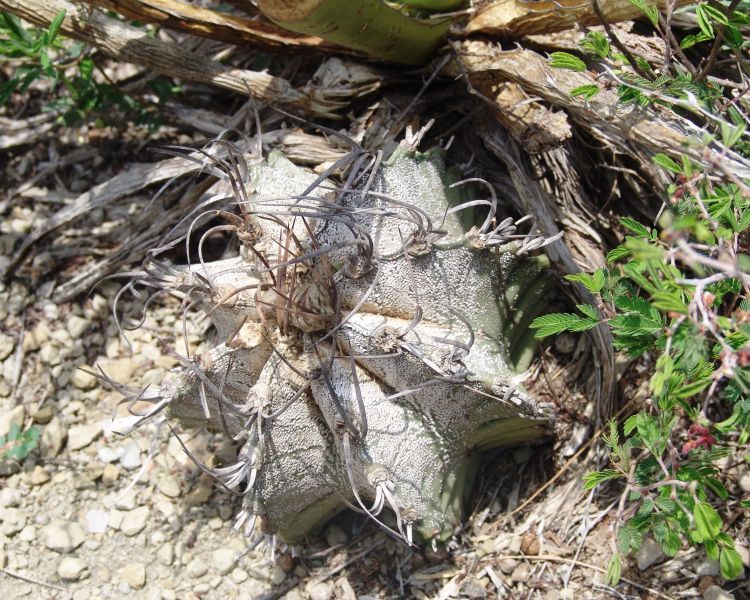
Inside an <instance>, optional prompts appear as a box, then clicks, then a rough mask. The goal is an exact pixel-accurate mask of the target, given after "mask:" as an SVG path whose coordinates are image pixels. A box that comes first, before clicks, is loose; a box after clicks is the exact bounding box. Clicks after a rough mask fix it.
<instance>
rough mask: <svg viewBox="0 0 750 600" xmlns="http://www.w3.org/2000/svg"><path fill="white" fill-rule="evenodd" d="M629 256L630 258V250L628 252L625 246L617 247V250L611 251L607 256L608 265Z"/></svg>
mask: <svg viewBox="0 0 750 600" xmlns="http://www.w3.org/2000/svg"><path fill="white" fill-rule="evenodd" d="M627 256H630V250H628V249H627V248H626V247H625V246H623V245H620V246H617V247H616V248H613V249H612V250H610V252H609V253H608V254H607V264H612V263H613V262H617V261H618V260H620V259H621V258H625V257H627Z"/></svg>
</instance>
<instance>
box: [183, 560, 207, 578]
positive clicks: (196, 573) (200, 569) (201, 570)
mask: <svg viewBox="0 0 750 600" xmlns="http://www.w3.org/2000/svg"><path fill="white" fill-rule="evenodd" d="M186 569H187V574H188V575H190V577H192V578H193V579H198V578H199V577H203V576H204V575H205V574H206V573H207V572H208V565H207V564H206V563H205V562H203V561H202V560H201V559H200V558H194V559H193V560H191V561H190V562H189V563H188V565H187V567H186Z"/></svg>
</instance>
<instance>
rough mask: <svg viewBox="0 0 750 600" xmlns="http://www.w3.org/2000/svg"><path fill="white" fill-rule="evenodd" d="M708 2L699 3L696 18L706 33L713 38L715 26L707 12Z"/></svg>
mask: <svg viewBox="0 0 750 600" xmlns="http://www.w3.org/2000/svg"><path fill="white" fill-rule="evenodd" d="M706 6H707V5H706V4H699V5H698V7H697V8H696V9H695V19H696V20H697V21H698V27H700V30H701V31H702V32H703V34H704V35H706V36H708V37H709V38H711V39H713V37H714V26H713V25H712V24H711V19H710V17H709V14H708V13H707V12H706Z"/></svg>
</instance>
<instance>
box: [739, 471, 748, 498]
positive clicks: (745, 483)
mask: <svg viewBox="0 0 750 600" xmlns="http://www.w3.org/2000/svg"><path fill="white" fill-rule="evenodd" d="M739 484H740V488H742V491H743V492H747V493H750V469H745V470H744V472H743V473H742V474H741V475H740V479H739Z"/></svg>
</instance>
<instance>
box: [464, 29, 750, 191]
mask: <svg viewBox="0 0 750 600" xmlns="http://www.w3.org/2000/svg"><path fill="white" fill-rule="evenodd" d="M454 49H455V51H456V55H457V61H456V64H454V65H453V66H452V69H451V72H452V73H454V74H455V75H459V74H463V75H465V76H466V77H467V78H468V80H469V82H470V83H471V84H472V86H474V87H476V88H477V89H479V90H482V91H483V92H485V90H489V89H492V86H494V85H497V84H498V83H499V82H501V81H512V82H515V83H518V84H519V85H520V86H521V87H522V88H523V89H524V91H525V92H526V93H527V94H531V95H534V96H538V97H539V98H541V99H543V100H545V101H546V102H549V103H551V104H553V105H555V106H558V107H561V108H564V109H565V110H566V111H567V113H568V115H569V117H570V118H571V119H572V120H573V121H575V122H577V123H578V124H579V125H580V126H581V127H583V128H584V129H586V130H589V131H591V132H592V135H594V136H595V137H596V138H601V137H602V136H603V137H604V138H605V139H606V140H607V141H608V142H609V143H610V144H612V145H614V146H617V147H619V148H623V149H627V150H628V152H630V153H634V154H636V155H643V154H644V153H645V154H646V157H645V158H646V159H648V158H649V157H648V155H649V154H651V155H652V154H656V153H657V152H663V153H665V154H669V155H672V156H676V157H679V155H680V154H682V153H684V154H687V155H688V156H690V158H692V159H693V160H694V161H696V162H697V163H699V164H704V163H706V162H707V161H708V160H711V157H712V156H713V155H716V156H715V158H717V159H718V157H719V155H718V152H711V151H710V150H708V149H707V148H706V147H705V145H704V144H703V143H701V142H700V138H701V137H702V134H703V130H702V129H701V128H700V127H698V126H696V125H695V124H694V123H692V122H690V121H689V120H687V119H683V118H679V117H677V116H675V113H674V112H672V111H667V110H664V109H661V108H660V107H658V106H650V107H646V108H643V107H639V106H636V105H632V104H627V105H623V104H622V103H620V101H619V97H618V95H617V92H616V90H610V89H606V88H605V87H604V86H601V87H602V88H604V89H601V90H600V92H599V93H598V94H597V95H596V96H595V97H594V98H592V99H591V100H584V99H582V98H580V97H575V98H574V97H571V96H570V91H571V90H573V89H574V88H577V87H580V86H583V85H588V84H596V83H598V82H597V80H596V79H595V78H594V75H592V74H590V73H587V72H585V73H579V72H574V71H568V70H564V69H553V68H551V67H550V66H549V64H548V61H547V60H546V59H545V58H544V57H543V56H541V55H540V54H538V53H536V52H534V51H532V50H526V49H522V48H519V49H517V50H511V51H506V52H503V51H501V50H499V49H497V48H496V47H494V46H493V45H491V44H488V43H485V42H478V41H477V42H474V41H472V42H468V41H467V42H463V43H460V44H455V46H454ZM642 158H643V157H642ZM721 160H722V161H723V163H724V164H725V165H726V167H727V168H729V169H733V170H734V171H735V172H736V173H737V174H738V176H742V177H745V176H747V175H748V174H749V173H748V167H747V166H746V165H744V164H742V163H741V162H739V161H738V160H735V159H734V158H732V157H731V156H729V155H723V156H721ZM740 174H741V175H740Z"/></svg>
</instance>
